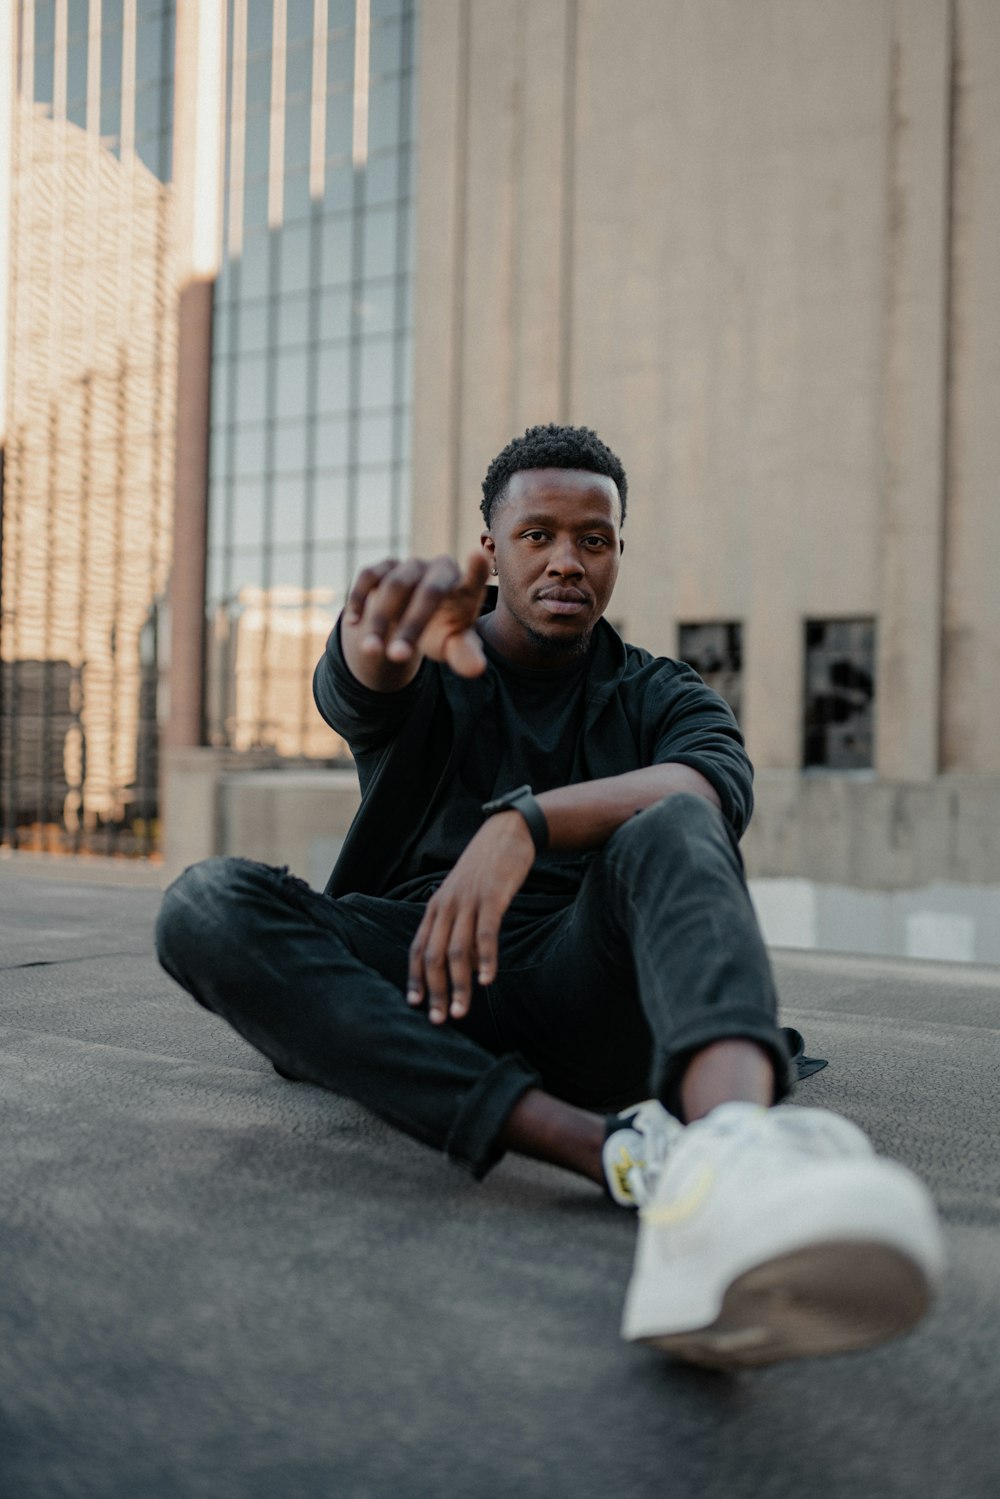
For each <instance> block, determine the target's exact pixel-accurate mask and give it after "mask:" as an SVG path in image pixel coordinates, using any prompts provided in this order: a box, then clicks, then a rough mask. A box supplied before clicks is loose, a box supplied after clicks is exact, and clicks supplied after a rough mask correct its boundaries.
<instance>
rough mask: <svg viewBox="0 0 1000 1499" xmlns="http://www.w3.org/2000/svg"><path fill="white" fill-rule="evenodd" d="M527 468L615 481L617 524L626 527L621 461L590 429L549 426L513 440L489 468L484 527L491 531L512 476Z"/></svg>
mask: <svg viewBox="0 0 1000 1499" xmlns="http://www.w3.org/2000/svg"><path fill="white" fill-rule="evenodd" d="M530 468H582V469H584V470H585V471H586V472H588V473H591V474H605V475H607V477H608V478H609V479H611V480H613V481H614V484H615V486H616V488H617V490H618V498H619V500H620V501H621V517H620V520H619V524H621V525H624V524H625V500H626V497H627V495H628V480H627V479H626V477H625V470H624V468H623V467H622V462H621V459H620V458H618V457H617V456H616V454H614V453H612V451H611V449H610V448H609V447H608V446H607V445H606V444H605V443H603V442H602V441H601V439H600V438H599V437H598V435H597V433H596V432H593V431H591V429H590V427H560V426H558V425H557V423H555V422H549V423H548V424H547V425H546V426H544V427H529V428H528V430H527V431H526V432H525V434H524V436H523V437H515V438H514V440H513V442H509V443H508V444H507V446H506V447H505V448H504V450H503V452H502V453H498V454H497V456H496V457H495V458H494V460H493V462H492V463H491V464H490V466H489V468H488V470H487V472H486V478H485V479H484V480H483V499H482V504H481V505H480V509H481V510H482V512H483V519H484V520H485V522H486V524H487V526H490V527H492V525H493V517H494V515H495V514H496V510H497V505H498V504H499V503H500V502H501V501H502V499H503V495H504V490H505V489H506V488H507V485H508V484H509V483H510V481H511V479H512V478H513V476H514V475H515V474H518V473H521V472H522V471H523V470H524V469H530Z"/></svg>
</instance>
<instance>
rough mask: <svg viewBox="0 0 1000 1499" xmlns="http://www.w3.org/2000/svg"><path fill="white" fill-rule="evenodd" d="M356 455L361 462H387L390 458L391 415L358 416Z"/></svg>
mask: <svg viewBox="0 0 1000 1499" xmlns="http://www.w3.org/2000/svg"><path fill="white" fill-rule="evenodd" d="M358 457H359V459H360V461H361V462H362V463H372V464H375V463H388V462H389V461H390V459H391V458H392V417H391V416H387V415H368V414H364V415H361V416H360V417H359V418H358Z"/></svg>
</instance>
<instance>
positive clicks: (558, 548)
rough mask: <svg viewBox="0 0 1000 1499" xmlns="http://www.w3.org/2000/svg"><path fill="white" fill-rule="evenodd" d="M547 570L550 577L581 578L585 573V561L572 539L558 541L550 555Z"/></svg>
mask: <svg viewBox="0 0 1000 1499" xmlns="http://www.w3.org/2000/svg"><path fill="white" fill-rule="evenodd" d="M546 571H547V572H548V573H549V575H550V577H556V578H579V577H581V576H582V574H583V563H582V562H581V561H580V554H579V552H578V551H577V550H576V547H575V546H574V545H573V543H572V541H571V540H570V539H569V538H567V539H566V540H565V541H562V542H557V543H556V545H555V546H554V547H553V548H552V551H551V553H550V555H549V565H548V568H547V569H546Z"/></svg>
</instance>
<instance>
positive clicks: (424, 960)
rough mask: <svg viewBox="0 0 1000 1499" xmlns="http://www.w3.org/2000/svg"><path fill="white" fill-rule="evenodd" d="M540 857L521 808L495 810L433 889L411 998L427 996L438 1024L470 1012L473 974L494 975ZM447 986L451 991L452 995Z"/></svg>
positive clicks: (414, 946)
mask: <svg viewBox="0 0 1000 1499" xmlns="http://www.w3.org/2000/svg"><path fill="white" fill-rule="evenodd" d="M534 862H535V845H534V841H533V840H532V837H531V833H530V831H529V829H528V825H527V823H526V822H525V820H524V818H523V817H522V816H521V814H520V812H517V811H513V810H511V811H508V812H498V813H497V814H496V815H495V816H493V817H491V818H489V819H488V820H487V821H486V822H484V823H483V826H482V827H481V828H480V829H479V831H478V833H477V834H476V836H475V837H474V838H473V839H472V841H471V842H470V843H469V844H468V846H467V847H466V849H465V852H464V853H463V854H462V856H461V858H459V859H458V860H457V861H456V862H455V864H454V866H453V867H452V870H451V873H450V874H449V875H448V877H447V879H446V880H445V881H444V884H443V885H442V886H441V888H440V889H439V890H438V891H437V892H436V893H435V894H434V895H433V896H432V897H431V899H430V901H429V902H428V904H427V910H426V911H425V913H424V919H423V921H422V922H421V923H420V926H419V928H418V929H417V935H416V936H415V937H414V939H413V941H412V943H411V944H410V976H409V980H408V984H407V990H406V998H407V1000H408V1002H409V1003H410V1004H411V1005H419V1004H422V1003H423V1001H424V999H425V997H426V998H427V999H428V1001H429V1004H428V1013H429V1015H430V1018H431V1020H432V1021H433V1022H434V1024H435V1025H440V1024H441V1022H442V1021H443V1020H445V1019H447V1017H448V1015H449V1013H450V1014H451V1016H452V1019H454V1020H460V1019H461V1018H462V1016H463V1015H466V1014H468V1010H469V1005H470V1003H471V1000H472V985H473V976H475V978H476V979H478V981H479V983H480V984H491V983H492V982H493V980H494V979H495V978H496V975H497V955H498V950H499V943H500V923H501V921H502V920H503V918H504V915H505V913H506V911H507V909H508V907H509V906H510V903H511V901H512V900H513V899H514V896H515V895H516V894H517V892H518V891H519V890H520V888H521V886H522V885H523V884H524V881H525V880H526V879H527V876H528V871H529V870H530V869H531V866H532V864H534ZM449 994H450V999H449Z"/></svg>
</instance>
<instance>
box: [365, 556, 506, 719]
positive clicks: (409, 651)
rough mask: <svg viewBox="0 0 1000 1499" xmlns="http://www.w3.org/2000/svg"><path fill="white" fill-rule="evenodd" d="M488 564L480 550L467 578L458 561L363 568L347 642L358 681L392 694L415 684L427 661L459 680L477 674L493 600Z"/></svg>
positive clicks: (441, 559)
mask: <svg viewBox="0 0 1000 1499" xmlns="http://www.w3.org/2000/svg"><path fill="white" fill-rule="evenodd" d="M488 577H489V564H488V563H487V561H486V557H485V555H484V553H483V552H481V551H475V552H473V553H472V554H471V555H470V557H469V560H468V563H467V565H466V570H465V573H464V575H463V573H462V571H461V569H460V568H459V565H458V563H457V562H456V561H455V559H454V558H453V557H448V556H441V557H435V558H433V559H432V560H431V561H430V562H425V561H423V560H422V559H421V558H419V557H411V558H410V559H409V560H408V561H406V562H397V561H396V559H395V558H393V557H388V558H386V559H385V561H384V562H376V563H374V564H373V565H372V566H371V567H365V568H362V570H361V572H360V573H359V574H358V576H357V578H356V579H355V580H354V584H353V586H352V588H351V591H350V594H349V595H348V598H347V603H346V605H345V607H344V614H343V618H342V620H341V644H342V648H343V651H344V658H345V660H346V662H347V665H348V667H349V668H350V670H351V672H352V673H353V675H354V676H355V677H357V679H358V681H360V682H362V683H364V685H365V686H366V687H371V688H373V689H374V690H375V691H376V692H392V691H396V690H398V689H399V688H401V687H405V686H406V684H407V683H408V682H410V681H412V680H413V678H414V677H415V676H416V674H417V669H418V668H419V666H420V661H421V659H422V657H423V656H430V657H431V658H432V659H433V660H434V661H443V662H444V663H445V664H446V665H447V666H449V667H450V668H451V670H452V671H454V672H456V673H457V675H458V676H460V677H478V676H480V675H481V674H482V673H483V672H484V671H485V670H486V657H485V656H484V654H483V648H482V644H481V642H480V639H479V634H478V632H477V630H476V627H475V626H476V619H477V618H478V615H479V610H480V608H481V607H482V603H483V599H484V598H485V596H486V580H487V578H488Z"/></svg>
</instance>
